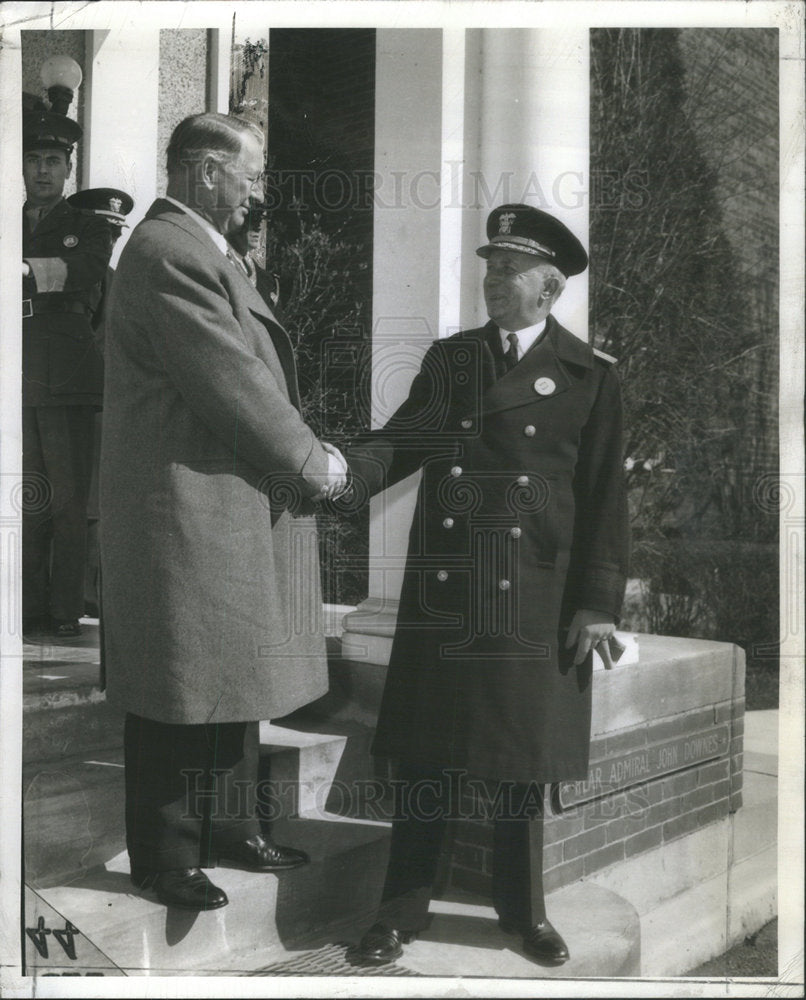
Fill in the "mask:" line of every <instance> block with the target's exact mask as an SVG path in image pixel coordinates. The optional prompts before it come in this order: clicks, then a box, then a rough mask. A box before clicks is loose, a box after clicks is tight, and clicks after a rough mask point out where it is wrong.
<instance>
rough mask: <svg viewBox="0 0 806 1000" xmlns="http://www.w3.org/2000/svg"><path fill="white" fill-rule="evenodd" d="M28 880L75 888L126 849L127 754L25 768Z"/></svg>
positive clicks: (40, 885) (77, 758)
mask: <svg viewBox="0 0 806 1000" xmlns="http://www.w3.org/2000/svg"><path fill="white" fill-rule="evenodd" d="M22 804H23V823H24V841H23V844H24V864H25V871H24V874H25V881H26V882H27V883H28V884H29V885H30V886H31V887H32V888H34V889H39V888H46V887H49V886H54V885H69V884H71V883H72V882H74V881H76V880H78V879H81V878H83V877H84V876H85V875H86V874H87V872H88V871H90V870H91V869H92V868H94V867H95V866H96V865H99V864H103V863H104V862H105V861H106V860H107V859H108V858H110V857H113V856H114V855H115V854H117V853H119V852H120V851H121V850H123V849H124V847H125V843H126V835H125V828H124V784H123V751H122V750H121V749H117V750H112V751H105V752H104V753H103V754H99V755H98V756H89V757H85V756H84V755H83V754H80V755H78V756H75V755H74V756H71V757H65V758H62V759H61V760H57V761H51V762H42V761H35V762H33V763H30V764H29V763H26V764H24V765H23V795H22Z"/></svg>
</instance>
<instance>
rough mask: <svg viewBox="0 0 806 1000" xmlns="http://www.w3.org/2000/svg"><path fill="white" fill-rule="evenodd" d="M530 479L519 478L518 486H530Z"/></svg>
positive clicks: (525, 477) (526, 477)
mask: <svg viewBox="0 0 806 1000" xmlns="http://www.w3.org/2000/svg"><path fill="white" fill-rule="evenodd" d="M528 485H529V477H528V476H518V486H528Z"/></svg>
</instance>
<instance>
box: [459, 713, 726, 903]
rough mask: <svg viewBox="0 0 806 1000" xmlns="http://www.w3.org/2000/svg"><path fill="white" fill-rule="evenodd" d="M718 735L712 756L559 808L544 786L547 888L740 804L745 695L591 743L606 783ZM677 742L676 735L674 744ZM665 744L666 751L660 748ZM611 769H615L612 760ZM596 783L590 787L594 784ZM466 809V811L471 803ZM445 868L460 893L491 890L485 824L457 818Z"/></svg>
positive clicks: (594, 762) (709, 820) (656, 844)
mask: <svg viewBox="0 0 806 1000" xmlns="http://www.w3.org/2000/svg"><path fill="white" fill-rule="evenodd" d="M723 731H726V740H725V741H724V744H722V745H721V746H720V750H719V754H718V755H717V756H715V757H713V758H710V757H708V759H704V760H702V761H701V762H699V763H697V764H695V765H694V766H691V765H688V766H686V762H685V760H684V759H683V757H682V754H681V755H679V759H678V761H677V763H678V764H679V765H680V767H679V768H678V769H677V770H673V768H674V766H675V765H674V764H671V763H670V764H669V770H668V773H663V774H659V775H658V776H657V777H653V778H650V780H643V781H642V780H640V779H639V780H636V781H635V783H632V784H631V783H629V781H628V782H626V783H625V787H621V788H618V790H616V791H615V792H613V793H612V794H604V795H600V796H599V797H595V798H592V799H590V800H588V801H583V802H580V803H578V804H571V805H570V806H568V807H566V808H565V809H561V804H560V799H561V798H562V794H561V793H560V791H559V789H558V788H557V787H553V788H552V794H551V807H550V811H549V810H548V809H547V815H546V820H545V845H544V856H543V869H544V885H545V889H546V891H547V892H551V891H553V890H554V889H558V888H559V887H560V886H564V885H568V884H569V883H571V882H575V881H577V880H578V879H580V878H583V877H585V876H587V875H591V874H592V873H593V872H596V871H599V870H600V869H602V868H606V867H608V866H609V865H612V864H616V863H617V862H619V861H623V860H624V859H625V858H630V857H634V856H635V855H637V854H641V853H643V852H644V851H649V850H653V849H654V848H658V847H661V846H662V845H663V844H665V843H668V842H669V841H671V840H675V839H676V838H678V837H682V836H684V835H685V834H687V833H691V832H692V831H693V830H696V829H698V828H699V827H703V826H707V825H708V824H709V823H714V822H717V821H718V820H721V819H724V818H725V817H726V816H727V815H728V814H729V813H730V812H733V811H735V810H736V809H738V808H739V806H740V805H741V795H742V792H741V789H742V739H743V733H744V698H743V697H741V698H736V699H734V700H731V701H722V702H719V703H717V704H714V705H708V706H706V707H701V708H696V709H692V710H690V711H686V712H682V713H678V714H676V715H673V716H667V717H664V718H659V719H652V720H650V721H648V722H647V723H645V724H642V725H639V726H634V727H631V728H629V729H624V730H621V731H619V732H614V733H610V734H608V735H607V736H602V737H599V738H597V739H595V740H594V741H593V742H592V744H591V767H590V771H591V775H593V774H595V769H596V768H597V767H598V768H599V769H600V770H601V773H602V775H603V777H604V778H605V780H606V779H607V777H608V776H609V775H610V774H611V773H613V766H614V765H619V763H620V762H621V769H622V770H624V769H625V768H624V763H623V762H625V761H629V760H631V759H636V755H637V757H638V758H640V759H643V756H642V755H643V754H644V752H646V753H647V754H648V757H647V759H649V758H650V757H652V756H653V754H654V756H655V758H656V759H659V761H671V759H672V757H673V752H672V748H673V747H674V746H675V745H678V746H689V747H692V746H697V745H698V744H697V740H698V739H707V738H709V737H710V738H711V739H713V738H715V737H714V734H715V733H717V732H723ZM678 741H684V742H683V743H679V742H678ZM663 748H667V749H666V751H665V754H664V751H663ZM617 771H618V766H617ZM594 786H595V783H594ZM466 812H467V813H471V812H472V806H471V803H470V802H467V803H466ZM453 836H454V842H453V849H452V851H451V852H449V854H450V870H449V871H446V872H444V873H443V881H449V882H450V884H451V885H452V886H453V887H455V888H459V889H466V890H469V891H471V892H480V893H483V894H485V895H489V894H490V892H491V878H492V825H491V823H490V822H487V821H484V820H476V819H473V820H470V819H462V820H457V821H456V823H455V825H454V831H453Z"/></svg>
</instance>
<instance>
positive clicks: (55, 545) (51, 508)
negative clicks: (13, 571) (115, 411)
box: [22, 109, 111, 637]
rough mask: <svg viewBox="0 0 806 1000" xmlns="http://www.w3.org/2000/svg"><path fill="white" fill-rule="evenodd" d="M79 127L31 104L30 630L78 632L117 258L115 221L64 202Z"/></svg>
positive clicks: (26, 145)
mask: <svg viewBox="0 0 806 1000" xmlns="http://www.w3.org/2000/svg"><path fill="white" fill-rule="evenodd" d="M80 138H81V128H80V127H79V125H78V124H77V123H76V122H74V121H72V120H71V119H70V118H67V117H65V116H64V115H59V114H54V113H53V112H51V111H48V110H42V109H29V110H25V111H24V112H23V179H24V181H25V191H26V196H27V197H26V202H25V206H24V209H23V239H22V243H23V261H22V273H23V288H22V299H23V301H22V315H23V347H22V366H23V367H22V378H23V381H22V404H23V418H22V430H23V442H22V458H23V479H24V486H25V491H24V492H25V504H24V509H23V631H24V632H25V633H26V634H30V633H32V632H33V631H35V630H38V629H40V628H43V627H44V628H47V629H50V630H52V631H53V632H54V633H55V634H56V635H58V636H61V637H70V636H74V635H78V634H79V633H80V631H81V628H80V625H79V622H78V619H79V618H80V617H81V615H83V613H84V571H85V548H86V539H87V496H88V490H89V482H90V470H91V462H92V451H93V420H94V414H95V412H96V411H97V410H98V409H99V408H100V406H101V400H102V392H103V362H102V358H101V355H100V353H99V351H98V350H97V348H96V345H95V340H94V338H93V331H92V324H91V317H92V312H93V309H94V308H95V305H96V304H97V301H98V296H99V292H100V286H101V282H102V281H103V278H104V275H105V274H106V269H107V266H108V264H109V257H110V254H111V245H110V241H109V236H108V227H107V225H106V224H105V223H104V222H103V221H101V220H100V219H99V218H98V217H97V216H96V215H94V214H85V213H83V212H81V211H79V210H78V209H76V208H74V207H72V206H71V205H69V204H68V203H67V201H66V200H65V198H64V197H63V192H64V185H65V182H66V181H67V178H68V177H69V176H70V173H71V171H72V158H71V157H72V151H73V147H74V145H75V143H76V142H77V141H78V140H79V139H80Z"/></svg>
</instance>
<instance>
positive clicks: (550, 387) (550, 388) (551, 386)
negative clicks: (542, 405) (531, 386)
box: [535, 376, 557, 396]
mask: <svg viewBox="0 0 806 1000" xmlns="http://www.w3.org/2000/svg"><path fill="white" fill-rule="evenodd" d="M556 388H557V386H556V385H555V383H554V379H550V378H546V377H545V376H544V377H543V378H539V379H537V381H536V382H535V392H536V393H537V394H538V395H539V396H550V395H551V394H552V393H553V392H554V390H555V389H556Z"/></svg>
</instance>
